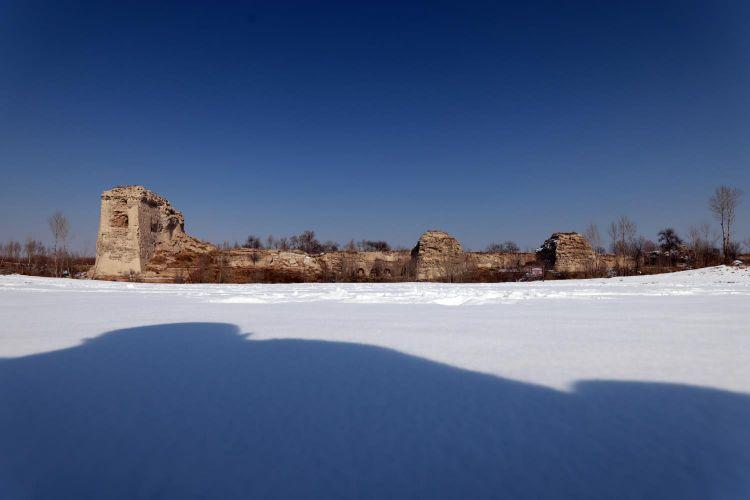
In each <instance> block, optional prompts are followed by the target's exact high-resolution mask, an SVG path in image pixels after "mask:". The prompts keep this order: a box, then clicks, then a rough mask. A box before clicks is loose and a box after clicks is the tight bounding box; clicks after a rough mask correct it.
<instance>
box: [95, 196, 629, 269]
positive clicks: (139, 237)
mask: <svg viewBox="0 0 750 500" xmlns="http://www.w3.org/2000/svg"><path fill="white" fill-rule="evenodd" d="M96 250H97V253H96V264H95V266H94V268H93V269H92V271H91V272H90V274H89V275H90V276H91V277H93V278H100V279H137V280H142V281H149V282H183V281H188V282H203V281H212V282H213V281H218V282H232V283H246V282H254V281H263V282H297V281H505V280H508V279H520V278H521V277H523V274H524V273H526V272H527V271H529V270H530V268H531V267H532V266H538V265H542V264H540V263H543V264H545V265H546V267H547V268H548V269H550V270H554V271H556V272H558V273H568V274H577V273H590V272H591V271H592V269H596V270H597V271H598V272H600V271H601V269H603V268H607V269H610V268H614V267H616V266H619V267H624V266H625V265H626V264H627V263H626V262H625V261H624V260H623V258H618V257H615V256H613V255H596V254H594V252H593V251H592V249H591V247H590V246H589V244H588V243H587V242H586V240H585V239H584V238H583V236H581V235H580V234H578V233H555V234H553V235H552V236H551V237H550V238H549V239H548V240H547V241H545V242H544V244H543V245H542V248H540V250H539V251H538V252H537V253H536V254H534V253H481V252H480V253H471V252H464V251H463V249H462V248H461V244H460V243H459V242H458V240H456V239H455V238H454V237H452V236H451V235H450V234H448V233H445V232H443V231H427V232H425V233H424V234H423V235H422V236H421V237H420V238H419V241H418V242H417V245H416V246H415V247H414V249H413V250H412V251H411V252H406V251H403V252H330V253H324V254H320V255H308V254H305V253H303V252H301V251H297V250H290V251H281V250H265V249H258V250H255V249H246V248H240V249H230V250H219V249H218V248H216V247H215V246H213V245H211V244H209V243H206V242H203V241H200V240H198V239H196V238H193V237H192V236H189V235H188V234H186V233H185V220H184V217H183V215H182V214H181V213H180V212H178V211H177V210H175V209H174V208H173V207H172V205H171V204H170V203H169V202H168V201H167V200H166V199H164V198H162V197H160V196H158V195H156V194H154V193H153V192H151V191H149V190H148V189H146V188H144V187H142V186H125V187H117V188H114V189H110V190H108V191H105V192H104V193H103V194H102V197H101V215H100V223H99V235H98V238H97V247H96Z"/></svg>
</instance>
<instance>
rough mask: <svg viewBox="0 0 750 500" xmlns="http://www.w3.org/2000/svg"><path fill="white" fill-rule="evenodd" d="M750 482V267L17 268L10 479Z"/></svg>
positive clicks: (523, 484) (24, 492)
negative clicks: (121, 274)
mask: <svg viewBox="0 0 750 500" xmlns="http://www.w3.org/2000/svg"><path fill="white" fill-rule="evenodd" d="M27 497H37V498H50V497H67V498H86V497H98V498H105V497H106V498H146V497H148V498H152V497H159V498H164V497H171V498H191V497H201V498H206V497H215V498H232V497H242V498H249V497H256V498H266V497H282V498H290V497H305V498H310V497H316V498H354V497H378V498H391V497H409V498H413V497H420V498H424V497H438V498H484V497H495V498H597V499H600V498H674V499H678V498H679V499H685V498H737V499H739V498H750V270H748V269H738V268H728V267H719V268H711V269H703V270H695V271H686V272H682V273H676V274H669V275H658V276H647V277H633V278H613V279H599V280H570V281H557V282H535V283H506V284H486V285H485V284H459V285H451V284H413V283H406V284H295V285H148V284H135V283H133V284H131V283H109V282H97V281H76V280H56V279H45V278H30V277H25V276H1V277H0V498H27Z"/></svg>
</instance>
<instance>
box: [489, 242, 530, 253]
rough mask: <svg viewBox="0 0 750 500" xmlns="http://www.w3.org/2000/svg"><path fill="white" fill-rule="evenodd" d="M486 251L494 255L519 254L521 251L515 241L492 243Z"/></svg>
mask: <svg viewBox="0 0 750 500" xmlns="http://www.w3.org/2000/svg"><path fill="white" fill-rule="evenodd" d="M485 251H486V252H492V253H518V252H520V251H521V249H520V248H519V247H518V244H517V243H516V242H515V241H511V240H507V241H503V242H502V243H490V244H489V245H487V248H486V250H485Z"/></svg>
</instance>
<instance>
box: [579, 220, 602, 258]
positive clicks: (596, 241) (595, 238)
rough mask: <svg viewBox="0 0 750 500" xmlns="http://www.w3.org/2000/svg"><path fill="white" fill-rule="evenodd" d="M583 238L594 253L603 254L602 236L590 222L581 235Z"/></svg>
mask: <svg viewBox="0 0 750 500" xmlns="http://www.w3.org/2000/svg"><path fill="white" fill-rule="evenodd" d="M583 237H584V238H586V241H588V242H589V245H591V248H592V249H593V250H594V251H595V252H596V253H604V244H603V242H602V235H601V234H599V228H598V227H597V226H596V224H594V223H593V222H591V223H590V224H589V225H588V226H587V227H586V231H584V233H583Z"/></svg>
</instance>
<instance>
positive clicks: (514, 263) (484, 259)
mask: <svg viewBox="0 0 750 500" xmlns="http://www.w3.org/2000/svg"><path fill="white" fill-rule="evenodd" d="M466 255H467V258H468V262H469V266H470V267H473V268H474V269H479V270H495V271H503V270H514V269H518V268H523V267H525V266H528V265H531V264H532V263H533V262H535V261H536V254H535V253H533V252H518V253H510V252H472V253H467V254H466Z"/></svg>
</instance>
